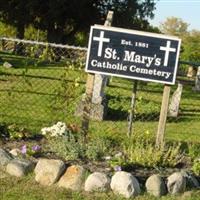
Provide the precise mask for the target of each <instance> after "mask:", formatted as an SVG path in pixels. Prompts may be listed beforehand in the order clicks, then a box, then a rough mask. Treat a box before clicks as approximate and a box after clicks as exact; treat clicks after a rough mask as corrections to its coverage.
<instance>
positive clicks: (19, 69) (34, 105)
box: [0, 38, 200, 140]
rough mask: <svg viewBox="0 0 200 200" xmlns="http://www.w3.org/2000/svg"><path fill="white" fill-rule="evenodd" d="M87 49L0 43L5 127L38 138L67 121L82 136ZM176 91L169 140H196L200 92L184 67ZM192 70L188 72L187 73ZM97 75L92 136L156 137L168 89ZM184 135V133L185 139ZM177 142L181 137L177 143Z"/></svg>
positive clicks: (0, 115)
mask: <svg viewBox="0 0 200 200" xmlns="http://www.w3.org/2000/svg"><path fill="white" fill-rule="evenodd" d="M86 52H87V49H86V48H81V47H75V46H69V45H58V44H50V43H43V42H36V41H27V40H18V39H13V38H0V125H1V126H2V125H5V126H7V127H14V128H15V129H17V130H21V129H23V130H26V131H27V132H28V133H31V134H32V133H39V132H40V130H41V128H42V127H44V126H50V125H52V124H54V123H56V122H58V121H64V122H66V124H68V125H70V126H75V127H76V128H77V129H79V130H80V132H81V127H82V126H81V123H82V114H83V107H84V104H83V101H84V98H85V97H84V93H85V84H86V78H87V74H86V73H85V72H84V67H85V59H86ZM179 69H180V70H179V76H178V79H177V80H178V81H177V84H176V85H175V86H173V87H172V91H171V102H170V106H169V110H170V112H169V117H168V120H167V129H166V131H167V133H166V137H167V138H170V139H174V138H176V137H179V138H178V139H180V140H185V139H186V138H187V140H188V134H190V138H189V139H194V138H195V137H197V135H198V132H199V127H200V122H199V118H200V109H199V99H200V93H199V92H195V91H193V89H192V87H194V83H195V77H192V78H191V77H190V78H187V76H186V72H187V70H184V69H185V68H182V67H180V68H179ZM186 69H187V68H186ZM135 84H136V83H135V82H134V81H133V80H128V79H122V78H116V77H109V78H107V77H103V76H95V82H94V88H93V94H92V104H91V105H90V110H91V113H90V121H89V134H100V135H102V136H106V137H109V136H110V135H112V137H113V136H114V137H115V136H116V137H118V138H120V137H121V138H123V137H125V136H126V134H127V132H128V131H130V120H131V122H133V123H132V129H131V133H132V134H133V135H135V137H144V138H145V137H147V138H154V137H155V134H156V132H157V126H158V120H159V113H160V107H161V101H162V91H163V85H161V84H155V83H150V82H148V83H147V82H137V94H136V104H135V107H132V106H131V99H132V95H133V90H134V87H136V85H135ZM180 133H181V134H180ZM176 139H177V138H176Z"/></svg>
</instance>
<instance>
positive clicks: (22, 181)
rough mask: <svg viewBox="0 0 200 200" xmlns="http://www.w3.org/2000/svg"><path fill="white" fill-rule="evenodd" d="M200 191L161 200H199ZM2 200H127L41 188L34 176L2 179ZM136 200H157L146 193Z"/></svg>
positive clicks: (107, 194) (105, 194) (96, 194)
mask: <svg viewBox="0 0 200 200" xmlns="http://www.w3.org/2000/svg"><path fill="white" fill-rule="evenodd" d="M199 195H200V191H192V192H191V193H190V194H189V195H187V194H180V195H177V196H173V195H167V196H163V197H162V198H159V199H161V200H198V199H199ZM0 197H1V200H17V199H19V200H66V199H69V200H72V199H73V200H94V199H95V200H125V198H122V197H120V196H119V195H115V194H113V193H112V192H108V193H97V192H96V193H86V192H72V191H70V190H66V189H63V188H58V187H57V186H56V185H53V186H41V185H39V184H38V183H37V182H36V181H35V180H34V174H31V175H29V176H27V177H24V178H15V177H10V176H8V177H6V178H3V179H0ZM133 199H135V200H156V199H158V198H155V197H153V196H150V195H148V194H146V193H145V192H144V193H142V194H141V195H139V196H138V197H136V198H133Z"/></svg>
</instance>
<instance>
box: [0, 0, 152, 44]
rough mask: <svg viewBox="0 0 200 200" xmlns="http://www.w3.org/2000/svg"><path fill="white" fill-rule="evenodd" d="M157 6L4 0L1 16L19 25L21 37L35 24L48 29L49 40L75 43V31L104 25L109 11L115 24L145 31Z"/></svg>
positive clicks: (121, 0)
mask: <svg viewBox="0 0 200 200" xmlns="http://www.w3.org/2000/svg"><path fill="white" fill-rule="evenodd" d="M154 8H155V3H154V0H98V1H97V0H81V1H80V0H73V1H69V0H45V1H42V0H34V1H33V0H26V1H25V0H1V1H0V19H1V20H2V21H4V22H5V23H7V24H10V25H13V26H14V27H16V28H17V37H18V38H23V36H24V28H25V27H26V26H28V25H30V24H32V25H34V27H36V28H38V29H41V30H44V31H47V39H48V41H49V42H56V43H66V42H68V43H69V41H70V42H71V43H73V40H74V36H75V35H76V33H78V32H89V27H90V25H92V24H103V23H104V21H105V18H106V15H107V12H108V10H113V11H114V22H113V25H114V26H120V27H125V28H134V29H143V30H144V29H146V28H148V26H149V24H148V21H147V19H148V18H152V17H153V10H154Z"/></svg>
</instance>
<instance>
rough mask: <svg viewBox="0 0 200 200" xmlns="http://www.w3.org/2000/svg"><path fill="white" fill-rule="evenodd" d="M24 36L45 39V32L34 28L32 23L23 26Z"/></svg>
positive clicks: (36, 39) (32, 38)
mask: <svg viewBox="0 0 200 200" xmlns="http://www.w3.org/2000/svg"><path fill="white" fill-rule="evenodd" d="M24 38H25V39H27V40H35V41H47V32H46V31H42V30H39V29H36V28H35V27H34V26H33V25H29V26H28V27H26V28H25V34H24Z"/></svg>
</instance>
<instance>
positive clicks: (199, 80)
mask: <svg viewBox="0 0 200 200" xmlns="http://www.w3.org/2000/svg"><path fill="white" fill-rule="evenodd" d="M193 90H194V91H196V92H199V91H200V66H199V67H198V69H197V75H196V79H195V87H194V88H193Z"/></svg>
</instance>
